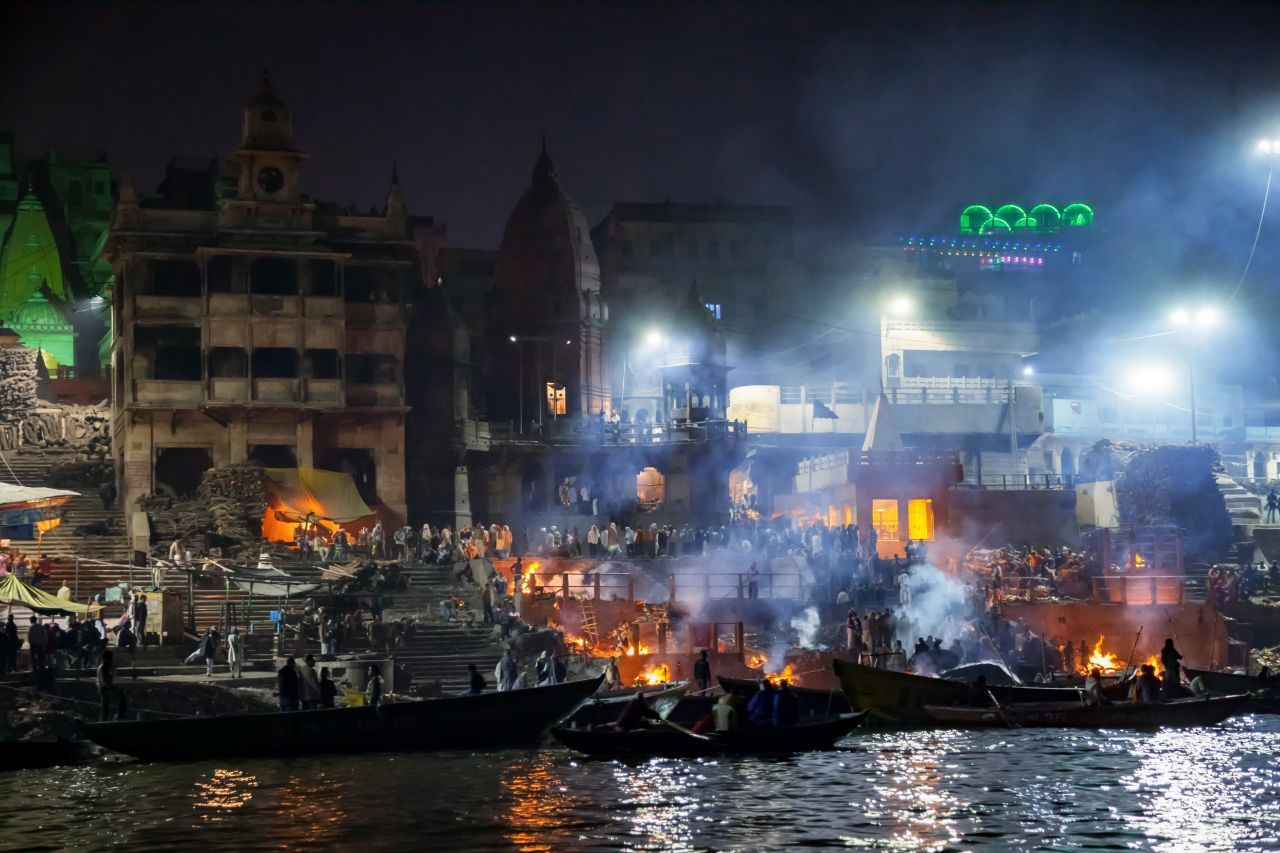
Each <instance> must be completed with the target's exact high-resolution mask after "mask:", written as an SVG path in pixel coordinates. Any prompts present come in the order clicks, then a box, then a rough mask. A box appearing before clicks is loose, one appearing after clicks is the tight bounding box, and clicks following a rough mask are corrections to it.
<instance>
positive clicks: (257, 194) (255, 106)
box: [231, 72, 307, 204]
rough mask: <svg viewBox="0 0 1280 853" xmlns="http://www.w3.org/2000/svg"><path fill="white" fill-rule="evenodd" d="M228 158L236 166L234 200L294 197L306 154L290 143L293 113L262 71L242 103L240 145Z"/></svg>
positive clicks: (283, 200)
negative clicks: (236, 179)
mask: <svg viewBox="0 0 1280 853" xmlns="http://www.w3.org/2000/svg"><path fill="white" fill-rule="evenodd" d="M231 159H232V160H233V161H234V162H235V163H236V164H237V165H238V167H239V169H240V177H239V181H238V184H237V190H236V198H237V200H239V201H256V202H267V203H271V202H277V203H285V204H290V203H296V202H297V201H298V176H299V173H300V172H301V171H302V164H303V163H304V162H305V161H306V159H307V155H306V154H304V153H302V152H301V151H299V150H298V149H297V148H296V147H295V146H294V142H293V115H292V113H291V112H290V111H289V107H288V106H286V105H285V103H284V102H283V101H281V100H280V99H279V98H277V97H276V90H275V87H274V86H272V85H271V80H270V78H268V77H267V75H266V72H263V75H262V79H261V80H260V81H259V82H258V86H257V89H256V90H255V91H254V93H253V97H252V98H251V99H250V100H249V103H247V104H246V105H245V108H244V125H243V130H242V134H241V145H240V147H239V148H238V149H236V151H235V153H234V154H232V155H231Z"/></svg>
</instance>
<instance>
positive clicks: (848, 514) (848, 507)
mask: <svg viewBox="0 0 1280 853" xmlns="http://www.w3.org/2000/svg"><path fill="white" fill-rule="evenodd" d="M852 525H853V504H845V505H844V526H845V527H850V526H852Z"/></svg>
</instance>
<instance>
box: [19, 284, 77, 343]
mask: <svg viewBox="0 0 1280 853" xmlns="http://www.w3.org/2000/svg"><path fill="white" fill-rule="evenodd" d="M7 325H8V326H9V328H11V329H13V330H15V331H17V332H19V333H21V332H24V331H42V332H70V331H71V324H70V323H68V322H67V318H66V317H63V316H62V312H61V311H59V310H58V309H57V308H55V307H54V306H53V303H51V302H50V301H49V300H48V299H46V298H45V295H44V294H43V293H41V292H40V291H38V290H37V291H36V292H35V293H33V294H31V297H30V298H29V299H27V301H26V302H24V303H22V304H21V305H20V306H18V310H16V311H14V312H13V314H12V315H11V316H10V318H9V322H8V323H7Z"/></svg>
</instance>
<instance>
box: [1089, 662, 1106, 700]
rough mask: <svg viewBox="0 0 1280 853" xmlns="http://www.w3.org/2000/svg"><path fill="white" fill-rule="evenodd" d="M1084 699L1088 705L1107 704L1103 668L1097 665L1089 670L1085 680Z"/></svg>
mask: <svg viewBox="0 0 1280 853" xmlns="http://www.w3.org/2000/svg"><path fill="white" fill-rule="evenodd" d="M1084 701H1085V704H1086V705H1105V704H1107V697H1106V695H1105V694H1104V693H1103V692H1102V670H1100V669H1098V668H1097V667H1096V666H1095V667H1094V668H1093V669H1091V670H1089V675H1088V677H1086V678H1085V680H1084Z"/></svg>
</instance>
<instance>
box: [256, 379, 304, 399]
mask: <svg viewBox="0 0 1280 853" xmlns="http://www.w3.org/2000/svg"><path fill="white" fill-rule="evenodd" d="M300 384H301V380H299V379H255V380H253V399H254V402H257V403H297V402H298V401H299V387H298V386H299V385H300Z"/></svg>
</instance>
